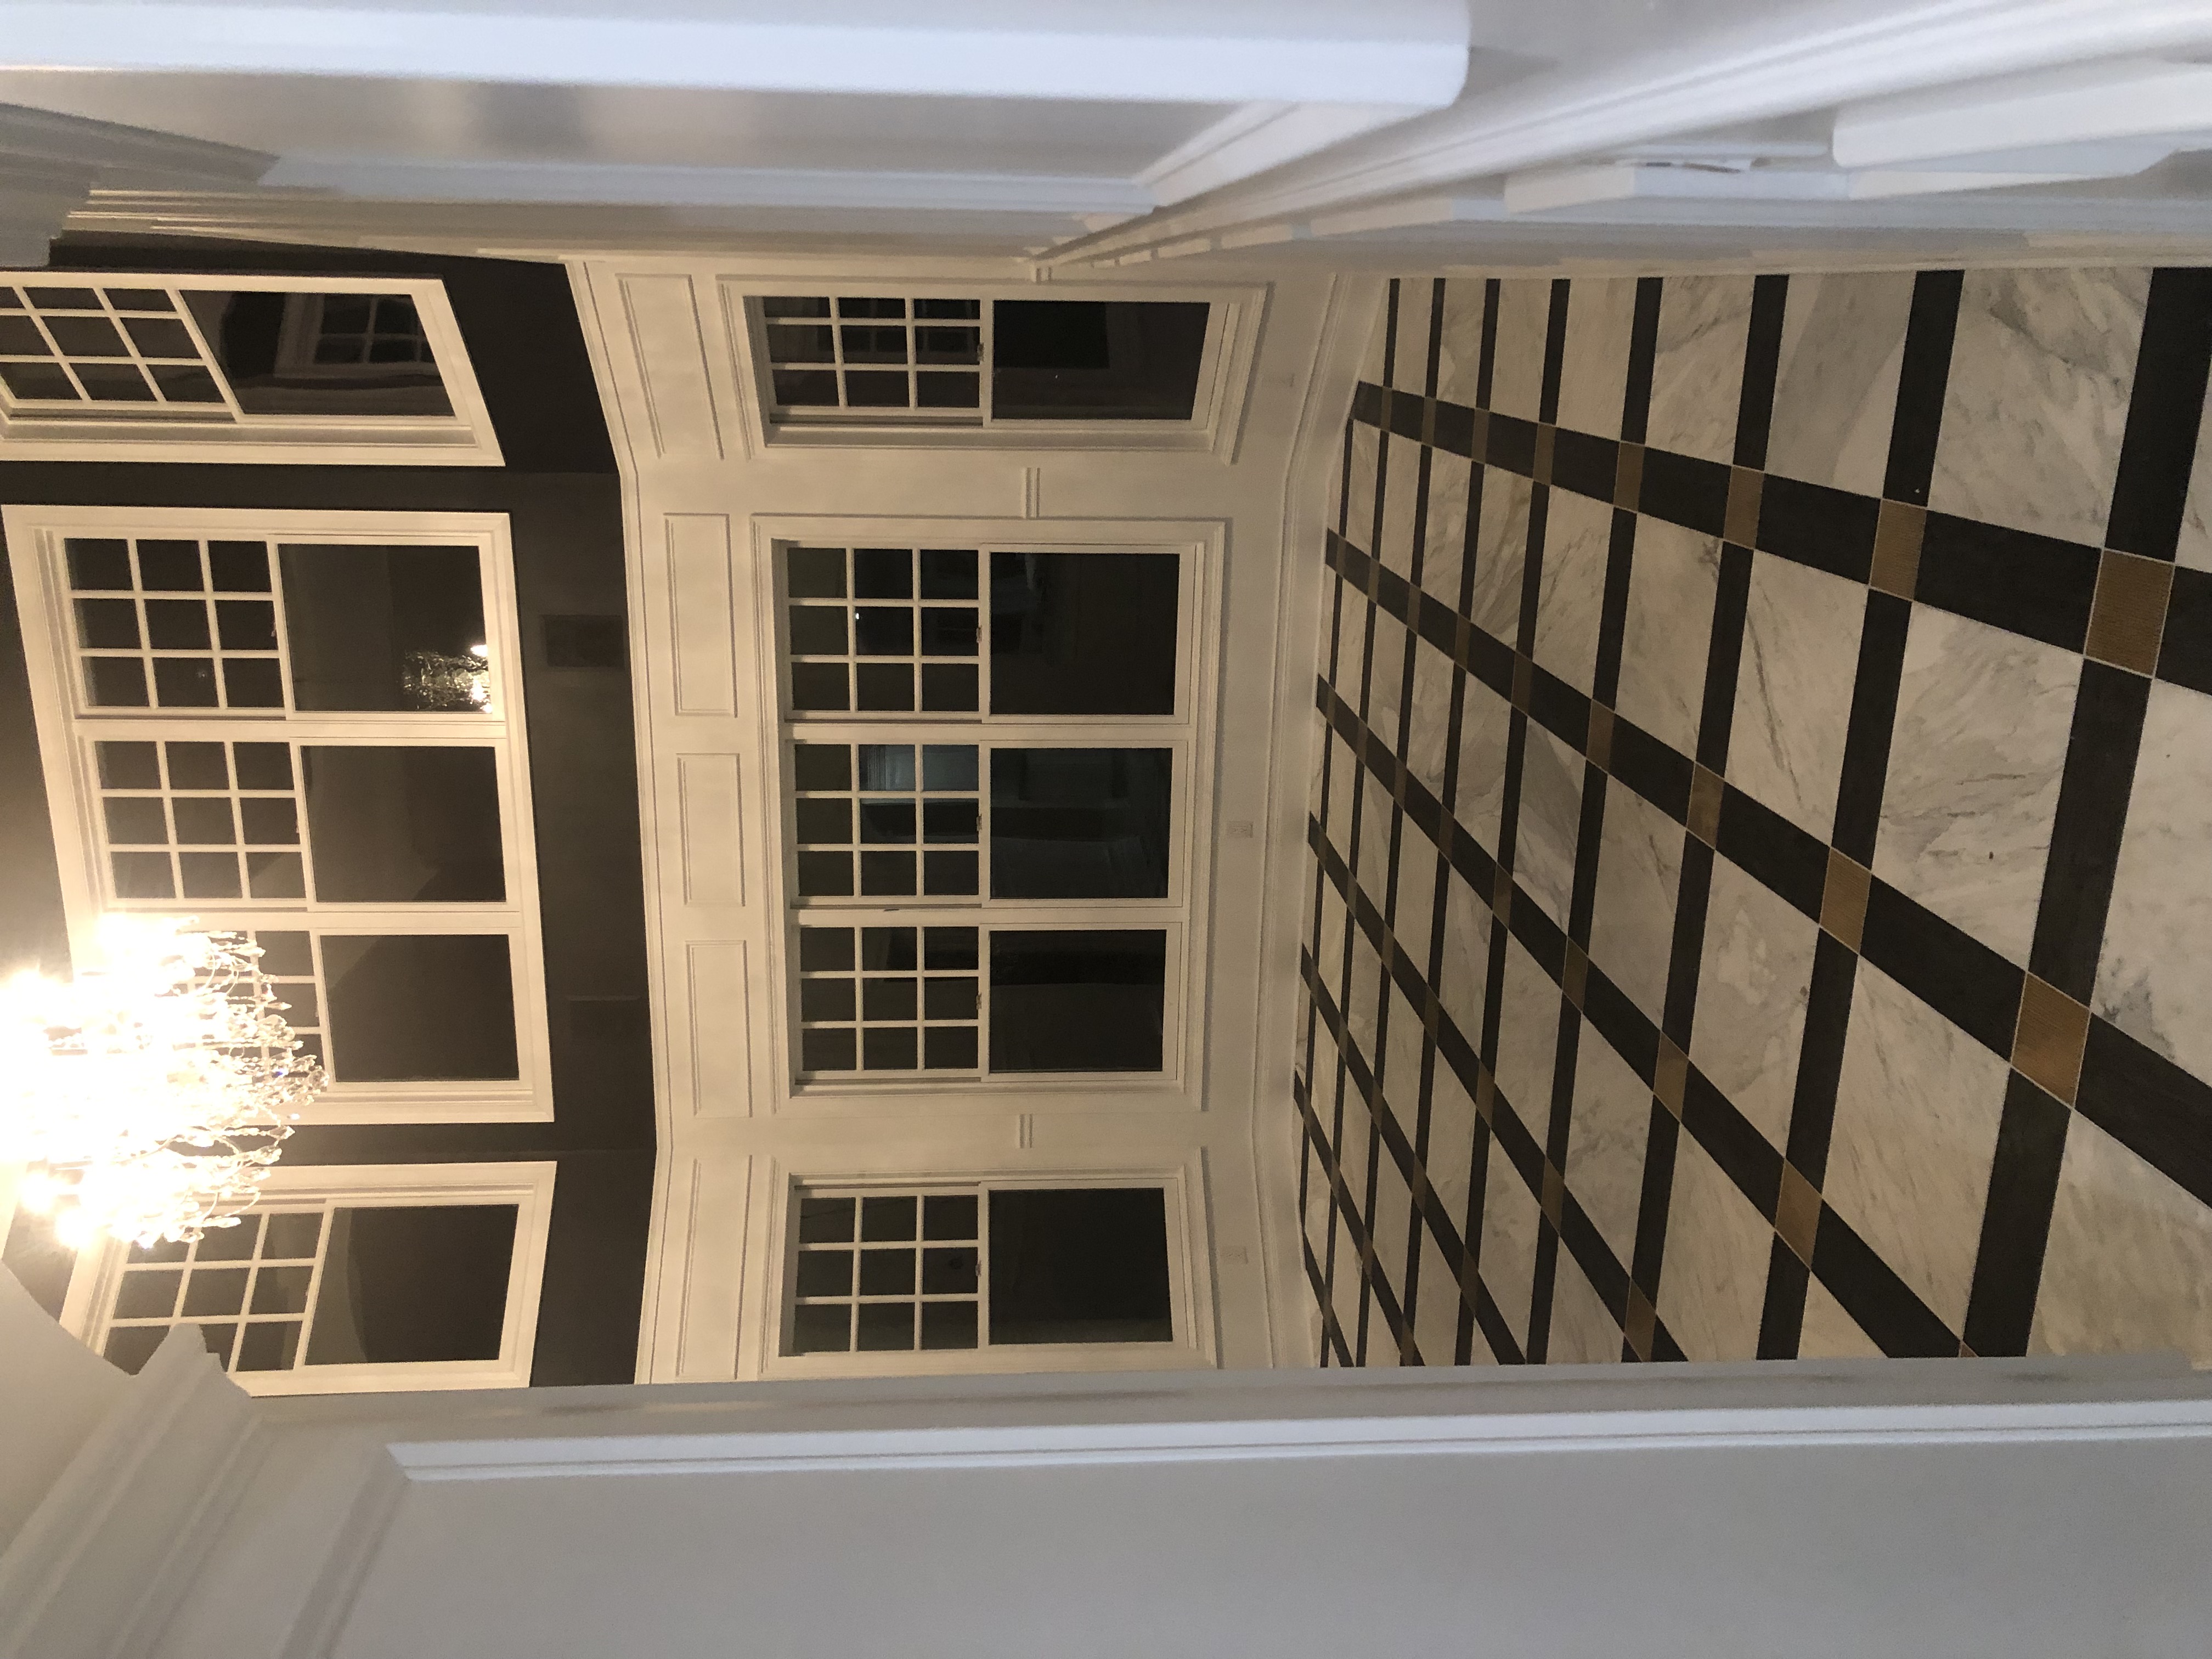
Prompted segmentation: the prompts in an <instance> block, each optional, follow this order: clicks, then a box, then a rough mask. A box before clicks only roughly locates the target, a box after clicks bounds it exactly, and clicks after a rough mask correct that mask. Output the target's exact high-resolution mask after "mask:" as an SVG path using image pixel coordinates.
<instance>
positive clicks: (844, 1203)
mask: <svg viewBox="0 0 2212 1659" xmlns="http://www.w3.org/2000/svg"><path fill="white" fill-rule="evenodd" d="M859 1203H860V1200H858V1199H854V1198H815V1197H811V1196H809V1197H805V1198H802V1199H800V1200H799V1243H802V1244H842V1243H850V1242H851V1240H852V1237H853V1212H854V1208H855V1207H856V1206H858V1205H859Z"/></svg>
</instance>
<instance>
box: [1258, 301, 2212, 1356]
mask: <svg viewBox="0 0 2212 1659" xmlns="http://www.w3.org/2000/svg"><path fill="white" fill-rule="evenodd" d="M2208 361H2212V271H2205V270H2183V269H2176V270H2013V271H1971V272H1960V271H1955V270H1953V271H1943V270H1933V271H1921V272H1909V271H1908V272H1871V273H1851V274H1849V275H1845V276H1758V277H1749V276H1746V277H1740V278H1739V277H1733V276H1676V277H1666V278H1663V279H1662V278H1656V277H1647V278H1644V279H1640V280H1638V279H1607V278H1591V279H1585V278H1580V277H1577V278H1574V279H1571V280H1568V279H1560V280H1557V281H1547V280H1541V279H1535V280H1526V281H1523V280H1507V281H1503V282H1501V281H1497V280H1490V281H1484V280H1481V279H1470V280H1460V279H1452V280H1449V281H1445V280H1429V279H1419V280H1411V279H1408V280H1404V281H1399V282H1394V283H1391V284H1390V288H1389V299H1388V301H1387V304H1386V306H1385V307H1384V309H1383V313H1382V315H1381V316H1380V318H1379V319H1378V320H1377V323H1376V331H1375V337H1374V340H1373V342H1372V343H1371V345H1370V349H1369V352H1368V357H1367V362H1366V364H1365V367H1364V369H1363V371H1362V376H1361V382H1360V385H1359V387H1358V393H1357V395H1356V398H1355V399H1354V403H1353V407H1352V413H1351V417H1350V419H1349V421H1348V422H1346V433H1345V447H1344V452H1343V458H1342V475H1341V479H1340V488H1339V491H1338V498H1339V504H1340V510H1339V513H1338V517H1337V520H1336V522H1335V527H1334V530H1332V531H1331V532H1329V533H1328V538H1327V545H1326V547H1325V548H1323V549H1319V550H1316V551H1317V552H1318V553H1319V554H1320V555H1321V556H1322V557H1324V558H1325V559H1326V561H1327V563H1328V570H1329V572H1330V580H1329V583H1328V590H1327V593H1326V596H1325V599H1324V605H1323V628H1322V639H1321V641H1320V662H1319V670H1318V672H1317V674H1316V680H1315V707H1316V715H1317V719H1318V720H1319V723H1320V737H1319V743H1320V748H1321V755H1322V761H1321V764H1320V765H1319V766H1318V767H1317V768H1316V778H1315V782H1314V787H1313V793H1312V798H1311V801H1310V815H1309V820H1308V824H1307V836H1308V840H1309V842H1310V847H1311V849H1312V854H1313V860H1312V865H1311V867H1310V886H1309V887H1308V888H1306V889H1305V890H1304V895H1303V898H1302V902H1303V903H1304V906H1305V907H1306V912H1307V914H1306V918H1305V929H1306V931H1305V945H1304V951H1303V959H1302V966H1303V971H1304V984H1305V990H1306V998H1307V1006H1306V1008H1305V1011H1304V1022H1303V1036H1302V1046H1301V1053H1300V1056H1299V1067H1298V1079H1297V1099H1296V1109H1297V1114H1298V1116H1299V1120H1300V1123H1301V1125H1302V1130H1303V1134H1304V1158H1303V1174H1302V1176H1301V1182H1300V1192H1299V1201H1300V1205H1301V1208H1302V1212H1303V1216H1304V1236H1305V1260H1306V1267H1307V1272H1308V1275H1309V1277H1310V1280H1311V1284H1312V1287H1313V1292H1314V1296H1315V1297H1316V1304H1317V1310H1318V1315H1319V1320H1320V1326H1321V1334H1322V1351H1323V1363H1324V1364H1401V1363H1403V1364H1488V1363H1492V1362H1498V1363H1516V1362H1522V1361H1527V1362H1532V1363H1534V1362H1547V1361H1548V1362H1553V1363H1559V1362H1567V1361H1583V1362H1598V1361H1610V1360H1627V1359H1660V1358H1670V1359H1671V1358H1694V1359H1744V1358H1790V1357H1795V1356H1808V1357H1810V1356H1817V1355H1850V1354H1868V1355H1872V1354H1888V1355H1893V1356H1905V1355H1951V1354H1969V1353H1979V1354H2018V1353H2023V1352H2081V1351H2093V1350H2125V1349H2149V1348H2179V1349H2180V1350H2182V1351H2184V1352H2187V1353H2189V1354H2191V1356H2192V1357H2194V1358H2197V1359H2199V1360H2200V1361H2202V1360H2212V453H2206V452H2212V422H2207V421H2205V420H2204V418H2203V413H2204V404H2205V391H2206V383H2207V368H2208ZM2200 443H2201V445H2202V447H2200Z"/></svg>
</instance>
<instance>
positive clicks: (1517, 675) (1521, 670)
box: [1513, 653, 1536, 714]
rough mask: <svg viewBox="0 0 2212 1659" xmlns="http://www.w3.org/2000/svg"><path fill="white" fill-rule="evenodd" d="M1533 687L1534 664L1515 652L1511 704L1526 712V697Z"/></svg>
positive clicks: (1533, 689) (1534, 676) (1531, 692)
mask: <svg viewBox="0 0 2212 1659" xmlns="http://www.w3.org/2000/svg"><path fill="white" fill-rule="evenodd" d="M1535 689H1536V665H1535V664H1534V662H1532V661H1530V660H1529V659H1528V658H1527V657H1524V656H1521V655H1519V654H1517V653H1516V655H1515V657H1514V659H1513V706H1514V707H1515V708H1517V709H1519V710H1520V711H1521V712H1522V714H1527V713H1528V699H1529V697H1530V696H1531V695H1532V694H1533V693H1534V691H1535Z"/></svg>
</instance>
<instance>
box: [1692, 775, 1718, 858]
mask: <svg viewBox="0 0 2212 1659" xmlns="http://www.w3.org/2000/svg"><path fill="white" fill-rule="evenodd" d="M1724 787H1725V786H1723V784H1722V782H1721V777H1720V774H1719V773H1717V772H1709V771H1707V770H1706V769H1705V768H1704V767H1702V766H1700V767H1699V768H1697V769H1695V770H1693V771H1692V773H1691V774H1690V833H1691V834H1692V835H1693V836H1696V837H1697V838H1698V839H1699V841H1701V842H1705V845H1706V846H1708V847H1711V846H1712V845H1713V844H1714V843H1715V842H1717V841H1718V840H1719V839H1720V837H1721V796H1722V793H1723V789H1724Z"/></svg>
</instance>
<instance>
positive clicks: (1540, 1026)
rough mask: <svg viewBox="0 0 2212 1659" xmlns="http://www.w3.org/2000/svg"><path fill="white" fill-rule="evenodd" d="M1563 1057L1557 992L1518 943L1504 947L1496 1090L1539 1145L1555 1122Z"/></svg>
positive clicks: (1542, 970)
mask: <svg viewBox="0 0 2212 1659" xmlns="http://www.w3.org/2000/svg"><path fill="white" fill-rule="evenodd" d="M1558 1058H1559V987H1558V986H1557V985H1556V984H1554V983H1553V980H1552V976H1551V975H1549V974H1547V973H1546V972H1545V971H1544V969H1543V965H1542V964H1541V963H1539V962H1538V961H1537V960H1536V958H1535V957H1532V956H1530V955H1529V954H1528V951H1527V949H1526V948H1525V947H1524V946H1523V945H1522V943H1521V941H1520V940H1519V939H1513V940H1510V942H1509V943H1508V944H1507V945H1506V947H1505V988H1504V994H1502V995H1501V996H1500V997H1499V999H1498V1091H1499V1092H1500V1093H1501V1094H1503V1095H1504V1097H1505V1098H1506V1099H1507V1100H1508V1101H1510V1103H1512V1106H1513V1109H1514V1112H1515V1113H1516V1115H1518V1116H1519V1118H1520V1119H1521V1121H1522V1124H1523V1125H1524V1126H1526V1127H1527V1128H1528V1133H1530V1134H1532V1135H1534V1137H1535V1138H1536V1139H1537V1140H1539V1141H1540V1142H1541V1140H1542V1139H1544V1131H1545V1126H1546V1125H1547V1124H1548V1123H1549V1122H1550V1121H1551V1118H1552V1073H1553V1062H1554V1061H1556V1060H1558Z"/></svg>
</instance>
